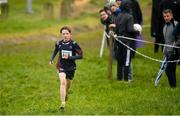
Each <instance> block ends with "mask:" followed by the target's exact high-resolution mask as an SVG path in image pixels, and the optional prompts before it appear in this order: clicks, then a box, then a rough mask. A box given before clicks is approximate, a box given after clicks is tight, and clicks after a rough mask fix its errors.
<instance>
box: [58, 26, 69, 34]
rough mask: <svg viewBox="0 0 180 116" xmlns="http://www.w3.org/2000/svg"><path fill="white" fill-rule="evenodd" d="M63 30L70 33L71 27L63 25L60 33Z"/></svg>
mask: <svg viewBox="0 0 180 116" xmlns="http://www.w3.org/2000/svg"><path fill="white" fill-rule="evenodd" d="M63 30H67V31H68V32H69V33H71V29H70V28H69V27H68V26H64V27H62V28H61V29H60V33H62V31H63Z"/></svg>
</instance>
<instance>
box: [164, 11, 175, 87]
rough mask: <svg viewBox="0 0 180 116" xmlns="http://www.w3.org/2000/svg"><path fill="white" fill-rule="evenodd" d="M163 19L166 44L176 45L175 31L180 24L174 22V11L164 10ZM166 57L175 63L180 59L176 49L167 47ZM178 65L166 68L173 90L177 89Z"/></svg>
mask: <svg viewBox="0 0 180 116" xmlns="http://www.w3.org/2000/svg"><path fill="white" fill-rule="evenodd" d="M163 17H164V21H165V25H164V27H163V35H164V40H165V44H167V45H172V46H173V45H176V44H177V43H176V42H177V41H176V38H175V36H174V35H173V31H174V29H175V26H176V25H177V23H178V22H177V21H175V20H174V18H173V14H172V10H170V9H166V10H163ZM164 55H165V57H166V58H167V61H174V60H177V59H178V56H177V54H176V52H175V49H174V48H172V47H165V48H164ZM176 64H177V63H176V62H168V63H167V66H166V68H165V72H166V75H167V77H168V81H169V84H170V86H171V87H173V88H174V87H176Z"/></svg>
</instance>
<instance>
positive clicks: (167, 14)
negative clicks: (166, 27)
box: [163, 12, 173, 23]
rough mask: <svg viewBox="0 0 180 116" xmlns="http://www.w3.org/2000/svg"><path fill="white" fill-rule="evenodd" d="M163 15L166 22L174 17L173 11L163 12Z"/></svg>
mask: <svg viewBox="0 0 180 116" xmlns="http://www.w3.org/2000/svg"><path fill="white" fill-rule="evenodd" d="M163 17H164V21H165V22H166V23H168V22H170V21H171V19H172V18H173V15H172V13H169V12H168V13H163Z"/></svg>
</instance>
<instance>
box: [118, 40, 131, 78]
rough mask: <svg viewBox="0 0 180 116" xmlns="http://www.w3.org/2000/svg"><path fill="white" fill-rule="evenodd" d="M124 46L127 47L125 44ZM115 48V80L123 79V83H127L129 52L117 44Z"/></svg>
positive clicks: (129, 61)
mask: <svg viewBox="0 0 180 116" xmlns="http://www.w3.org/2000/svg"><path fill="white" fill-rule="evenodd" d="M125 44H126V45H128V44H127V43H125ZM117 46H118V48H117V49H118V50H117V52H118V53H117V79H118V80H123V79H124V80H125V81H128V73H129V67H130V63H131V50H129V49H128V48H127V47H126V46H124V45H122V44H121V43H117ZM123 77H124V78H123Z"/></svg>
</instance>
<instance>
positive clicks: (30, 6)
mask: <svg viewBox="0 0 180 116" xmlns="http://www.w3.org/2000/svg"><path fill="white" fill-rule="evenodd" d="M27 13H29V14H32V13H33V10H32V0H27Z"/></svg>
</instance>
